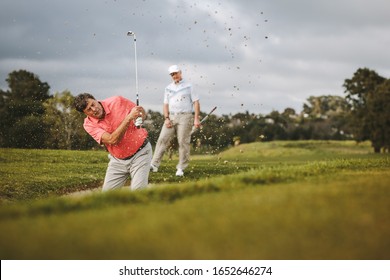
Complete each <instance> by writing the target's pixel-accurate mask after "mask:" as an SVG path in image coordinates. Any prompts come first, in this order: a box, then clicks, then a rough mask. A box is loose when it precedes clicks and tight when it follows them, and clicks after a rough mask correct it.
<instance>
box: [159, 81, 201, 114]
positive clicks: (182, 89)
mask: <svg viewBox="0 0 390 280" xmlns="http://www.w3.org/2000/svg"><path fill="white" fill-rule="evenodd" d="M197 100H199V96H198V94H194V93H193V91H192V84H190V83H187V82H185V81H183V80H181V81H180V82H179V83H178V84H175V83H174V82H172V83H171V84H169V85H168V86H167V87H166V88H165V93H164V104H168V105H169V112H170V113H173V114H175V113H176V114H177V113H192V103H193V102H194V101H197Z"/></svg>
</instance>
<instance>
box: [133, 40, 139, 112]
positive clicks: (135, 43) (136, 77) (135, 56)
mask: <svg viewBox="0 0 390 280" xmlns="http://www.w3.org/2000/svg"><path fill="white" fill-rule="evenodd" d="M133 37H134V64H135V94H136V97H137V99H136V102H137V106H138V105H139V93H138V63H137V38H136V37H135V34H134V35H133Z"/></svg>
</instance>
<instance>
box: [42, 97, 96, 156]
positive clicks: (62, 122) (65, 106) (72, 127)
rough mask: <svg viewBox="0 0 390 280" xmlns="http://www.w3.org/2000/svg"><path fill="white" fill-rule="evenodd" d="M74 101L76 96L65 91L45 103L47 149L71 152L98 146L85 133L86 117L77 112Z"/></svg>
mask: <svg viewBox="0 0 390 280" xmlns="http://www.w3.org/2000/svg"><path fill="white" fill-rule="evenodd" d="M73 101H74V96H73V95H72V94H71V93H70V92H69V91H63V92H62V93H59V92H57V93H55V94H54V96H53V97H52V98H50V99H47V100H46V101H45V102H44V104H43V105H44V108H45V115H44V122H45V123H46V124H47V127H48V134H47V137H46V139H45V147H47V148H51V149H67V150H70V149H87V148H91V147H95V146H96V147H97V146H98V145H97V144H96V143H95V141H94V140H93V139H92V138H91V137H89V136H88V135H87V134H86V133H85V130H84V128H83V120H84V115H83V114H80V113H79V112H77V111H76V109H75V108H74V107H73Z"/></svg>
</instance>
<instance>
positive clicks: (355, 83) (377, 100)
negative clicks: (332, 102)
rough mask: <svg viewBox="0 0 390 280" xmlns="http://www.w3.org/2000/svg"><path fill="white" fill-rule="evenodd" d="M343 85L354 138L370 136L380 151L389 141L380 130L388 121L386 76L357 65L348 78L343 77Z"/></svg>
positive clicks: (376, 148) (363, 138) (360, 138)
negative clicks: (349, 109)
mask: <svg viewBox="0 0 390 280" xmlns="http://www.w3.org/2000/svg"><path fill="white" fill-rule="evenodd" d="M343 86H344V87H345V93H346V94H347V95H346V99H347V101H348V102H349V103H350V105H351V125H352V128H353V131H354V134H355V139H356V140H357V141H364V140H371V142H372V145H373V148H374V151H375V152H376V153H379V152H380V150H381V148H382V147H385V145H388V143H389V141H390V139H388V138H387V139H386V137H387V136H385V135H386V133H383V132H382V130H384V129H386V130H387V129H388V128H387V127H384V125H385V126H386V123H388V121H389V113H388V112H389V110H387V112H386V111H385V110H386V108H387V107H388V105H387V104H386V101H387V102H388V99H387V95H388V93H387V90H388V81H387V79H385V78H383V77H381V76H379V75H378V74H377V73H376V72H375V71H373V70H369V69H367V68H363V69H361V68H360V69H358V70H357V71H356V72H355V73H354V75H353V77H352V78H351V79H346V80H345V82H344V85H343ZM385 112H386V113H385ZM386 143H387V144H386Z"/></svg>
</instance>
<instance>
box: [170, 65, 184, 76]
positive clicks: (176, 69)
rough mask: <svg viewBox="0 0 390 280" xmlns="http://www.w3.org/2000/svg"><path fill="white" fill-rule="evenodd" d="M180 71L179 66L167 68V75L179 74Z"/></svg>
mask: <svg viewBox="0 0 390 280" xmlns="http://www.w3.org/2000/svg"><path fill="white" fill-rule="evenodd" d="M180 71H181V70H180V68H179V66H177V65H171V66H169V68H168V72H169V75H170V74H172V73H177V72H180Z"/></svg>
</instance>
